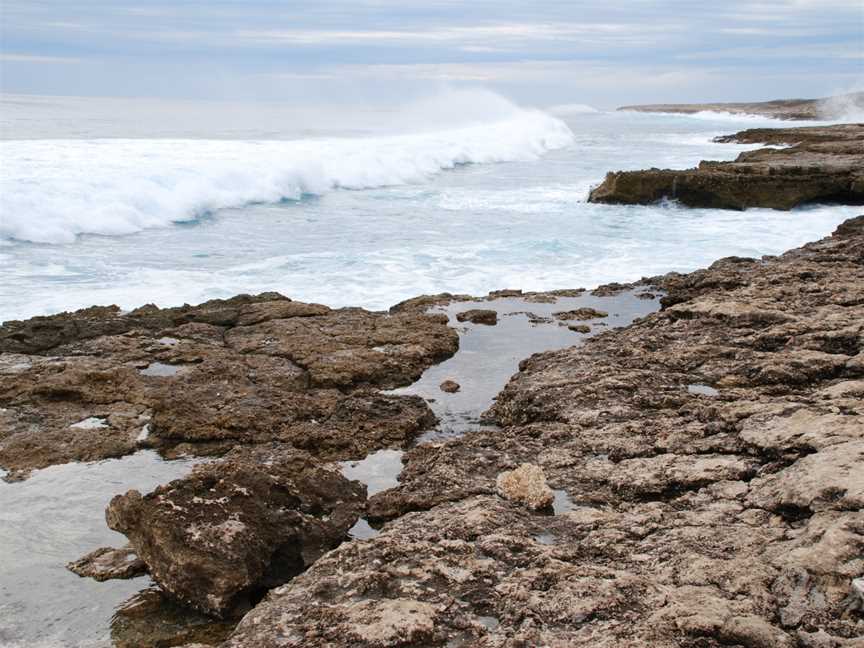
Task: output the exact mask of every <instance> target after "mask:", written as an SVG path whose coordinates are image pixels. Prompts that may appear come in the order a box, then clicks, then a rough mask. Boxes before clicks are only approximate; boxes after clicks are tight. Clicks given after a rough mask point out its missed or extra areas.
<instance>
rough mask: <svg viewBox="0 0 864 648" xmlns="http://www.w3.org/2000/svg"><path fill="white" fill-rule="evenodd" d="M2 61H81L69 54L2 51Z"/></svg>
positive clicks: (0, 54) (0, 59)
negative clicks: (10, 52) (11, 52)
mask: <svg viewBox="0 0 864 648" xmlns="http://www.w3.org/2000/svg"><path fill="white" fill-rule="evenodd" d="M0 61H3V62H8V63H49V64H57V63H60V64H66V63H81V62H82V60H81V59H79V58H73V57H69V56H38V55H35V54H9V53H0Z"/></svg>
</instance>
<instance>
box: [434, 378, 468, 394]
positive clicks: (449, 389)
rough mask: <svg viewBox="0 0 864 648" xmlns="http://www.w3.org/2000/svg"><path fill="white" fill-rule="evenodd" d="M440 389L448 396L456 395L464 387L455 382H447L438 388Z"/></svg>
mask: <svg viewBox="0 0 864 648" xmlns="http://www.w3.org/2000/svg"><path fill="white" fill-rule="evenodd" d="M438 388H439V389H440V390H441V391H443V392H446V393H448V394H455V393H456V392H458V391H459V390H460V389H461V388H462V386H461V385H460V384H459V383H457V382H456V381H455V380H445V381H444V382H442V383H441V384H440V385H439V386H438Z"/></svg>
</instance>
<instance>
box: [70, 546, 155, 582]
mask: <svg viewBox="0 0 864 648" xmlns="http://www.w3.org/2000/svg"><path fill="white" fill-rule="evenodd" d="M66 569H68V570H69V571H71V572H73V573H75V574H78V575H79V576H82V577H88V578H93V579H94V580H97V581H106V580H110V579H113V578H135V577H136V576H141V575H143V574H146V573H147V565H145V564H144V561H143V560H141V559H140V558H139V557H138V555H137V554H136V553H135V550H134V549H132V547H130V546H129V545H126V546H125V547H121V548H120V549H115V548H113V547H101V548H99V549H96V550H94V551H91V552H90V553H88V554H87V555H86V556H82V557H81V558H79V559H78V560H75V561H73V562H70V563H69V564H68V565H66Z"/></svg>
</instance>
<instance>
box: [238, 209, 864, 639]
mask: <svg viewBox="0 0 864 648" xmlns="http://www.w3.org/2000/svg"><path fill="white" fill-rule="evenodd" d="M861 259H864V217H861V218H858V219H853V220H851V221H848V222H847V223H846V224H844V225H843V226H841V227H839V228H838V229H837V231H836V232H835V234H834V235H833V236H832V237H829V238H827V239H824V240H822V241H818V242H815V243H812V244H808V245H806V246H804V247H803V248H801V249H798V250H793V251H790V252H788V253H786V254H784V255H782V256H780V257H775V258H771V259H765V260H764V261H760V262H755V261H753V260H748V259H735V258H730V259H724V260H721V261H720V262H718V263H716V264H714V265H712V266H711V267H710V268H708V269H705V270H701V271H698V272H696V273H692V275H675V274H673V275H667V276H666V277H659V278H654V279H652V281H653V282H655V283H657V284H659V285H661V286H663V287H664V288H665V289H666V290H667V291H668V297H669V298H670V299H669V300H668V301H666V302H665V303H666V308H665V309H664V310H663V311H661V312H659V313H656V314H653V315H649V316H647V317H645V318H642V319H640V320H638V321H637V322H636V323H634V324H633V325H631V326H630V327H627V328H624V329H620V330H615V331H610V332H607V333H605V334H603V335H600V336H596V337H592V338H591V339H590V340H589V341H587V342H586V343H585V344H583V345H581V346H579V347H575V348H571V349H562V350H559V351H552V352H546V353H539V354H535V355H534V356H532V357H530V358H528V359H526V360H525V361H523V362H522V363H521V366H520V372H519V373H518V374H516V375H515V376H514V377H513V378H512V379H511V380H510V383H509V384H508V385H507V387H506V388H505V389H504V390H503V392H501V393H500V394H499V395H498V398H497V400H496V402H495V405H494V406H493V407H492V409H491V410H490V412H488V413H487V417H488V418H489V420H490V421H491V422H494V423H496V424H497V425H498V427H496V428H481V429H477V430H473V431H470V432H468V433H467V434H465V435H464V436H463V437H461V438H458V439H453V440H449V441H446V442H439V443H434V444H426V445H420V446H418V447H416V448H412V449H411V450H409V451H408V452H406V453H405V455H404V456H403V461H404V467H403V470H402V473H401V474H400V477H399V484H398V486H396V487H394V488H391V489H389V490H386V491H383V492H380V493H377V494H376V495H374V496H373V497H372V498H371V499H370V500H369V502H368V504H367V517H369V518H370V519H375V520H389V521H388V522H387V523H386V524H385V525H384V526H383V528H382V530H381V533H380V535H379V536H377V537H376V538H374V539H371V540H368V541H365V542H364V543H362V544H361V543H357V544H356V545H354V546H348V545H343V546H341V547H339V548H338V549H336V550H335V551H333V552H331V553H330V554H328V555H327V556H326V557H325V558H323V559H322V560H320V561H319V562H318V563H316V564H315V565H313V566H312V567H311V568H310V569H309V570H308V571H307V572H305V573H304V574H303V575H302V576H300V577H298V578H297V579H295V580H294V581H292V582H291V583H289V584H287V585H285V586H284V587H282V588H279V589H278V590H275V591H274V592H272V593H271V595H270V596H269V597H268V599H267V600H266V601H265V602H263V603H262V604H261V605H259V606H258V607H257V608H256V609H254V610H253V611H252V612H251V613H250V614H249V615H248V616H247V617H246V618H245V619H244V621H243V622H242V623H241V624H240V626H238V629H237V632H236V633H235V634H234V635H233V636H232V638H231V639H230V640H229V642H228V643H227V644H226V645H227V646H230V647H231V648H239V647H240V646H256V645H262V646H268V645H272V644H268V643H267V641H269V639H268V636H271V635H268V628H269V629H270V630H271V632H272V629H273V628H280V632H282V631H283V630H284V633H285V634H284V635H280V636H289V637H292V640H293V641H295V642H296V644H297V645H299V644H301V643H302V642H303V641H306V642H307V643H312V644H314V643H316V642H317V643H321V644H330V645H337V646H339V645H352V644H359V645H383V644H375V643H369V644H364V643H363V640H361V639H360V638H358V637H355V636H353V635H350V632H351V629H350V628H351V626H352V624H356V623H358V617H357V616H356V613H355V609H356V608H355V607H353V606H354V605H356V603H355V596H356V593H358V592H362V595H361V600H362V602H363V607H362V609H363V610H364V613H363V614H364V615H365V613H366V612H365V611H369V618H373V616H374V614H375V613H374V612H372V611H373V610H376V609H378V608H379V606H384V605H386V604H387V602H388V601H393V600H403V599H404V600H410V601H418V602H422V603H426V604H428V605H431V606H433V609H434V612H430V616H425V615H424V617H423V618H424V620H427V621H429V622H431V628H430V626H429V625H424V628H425V630H424V632H425V633H426V634H425V635H424V636H423V639H422V640H418V642H420V643H424V644H427V645H436V643H437V644H440V645H446V643H447V642H448V641H449V642H452V644H454V645H501V646H510V645H513V646H516V645H561V646H568V645H592V646H593V645H597V646H606V647H610V648H611V647H615V648H622V647H625V646H626V647H628V648H629V647H631V646H647V645H650V646H663V647H668V648H672V647H675V648H677V647H679V646H694V647H695V646H705V647H707V648H719V646H722V645H738V646H765V647H767V646H772V647H773V646H788V647H790V648H792V647H793V646H796V647H797V646H799V645H813V646H823V645H824V646H846V645H849V646H854V645H855V642H856V641H860V640H859V639H858V638H859V637H860V636H862V634H864V617H862V615H861V612H860V611H859V610H858V609H857V608H854V607H853V606H852V605H851V604H850V601H851V600H852V599H851V596H850V592H852V583H853V581H854V580H855V579H857V578H860V577H861V574H862V573H864V571H862V570H864V563H862V560H861V556H862V555H864V517H862V516H864V513H862V512H861V508H862V502H861V501H860V500H861V493H860V490H861V484H859V481H860V480H859V476H860V475H864V457H862V456H861V453H860V448H859V447H858V446H859V445H860V443H861V442H862V440H864V426H862V425H861V423H860V420H861V419H862V415H864V406H862V403H861V399H860V398H859V395H858V386H857V385H856V383H857V381H858V380H859V379H860V377H861V374H859V373H857V370H856V368H855V367H856V364H855V363H856V360H855V359H856V358H858V357H859V356H860V354H861V352H862V346H861V345H862V342H864V335H862V334H864V271H862V266H861ZM850 367H851V369H850ZM688 385H715V386H716V391H717V393H716V395H714V396H712V397H710V398H709V397H706V396H705V395H703V394H702V393H698V392H699V390H695V391H696V392H697V393H693V392H691V390H688V389H687V388H686V386H688ZM524 463H529V464H533V465H535V466H537V469H538V470H542V473H543V474H544V475H545V480H546V481H547V482H548V485H549V487H551V488H553V489H556V491H561V492H565V493H566V494H567V495H568V496H569V499H570V501H571V504H570V506H568V507H566V508H567V509H568V510H563V509H562V511H561V512H560V514H557V515H554V516H546V515H537V514H536V513H534V512H532V511H531V510H530V509H529V508H528V507H526V506H522V505H516V504H515V503H512V502H509V501H506V500H504V499H501V498H498V497H496V494H497V492H498V484H497V478H498V475H499V474H500V473H502V472H505V471H511V470H513V468H514V467H515V466H519V465H521V464H524ZM365 618H366V617H365V616H363V617H360V622H361V623H366V622H367V621H365V620H363V619H365ZM375 618H377V617H375ZM489 619H493V620H494V622H492V621H489V622H488V623H484V621H483V620H489ZM325 620H326V621H325Z"/></svg>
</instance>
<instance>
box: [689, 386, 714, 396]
mask: <svg viewBox="0 0 864 648" xmlns="http://www.w3.org/2000/svg"><path fill="white" fill-rule="evenodd" d="M687 391H688V392H690V393H691V394H696V395H699V396H711V397H714V396H719V395H720V392H719V391H718V390H716V389H714V387H711V386H710V385H702V384H699V383H693V384H692V385H687Z"/></svg>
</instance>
